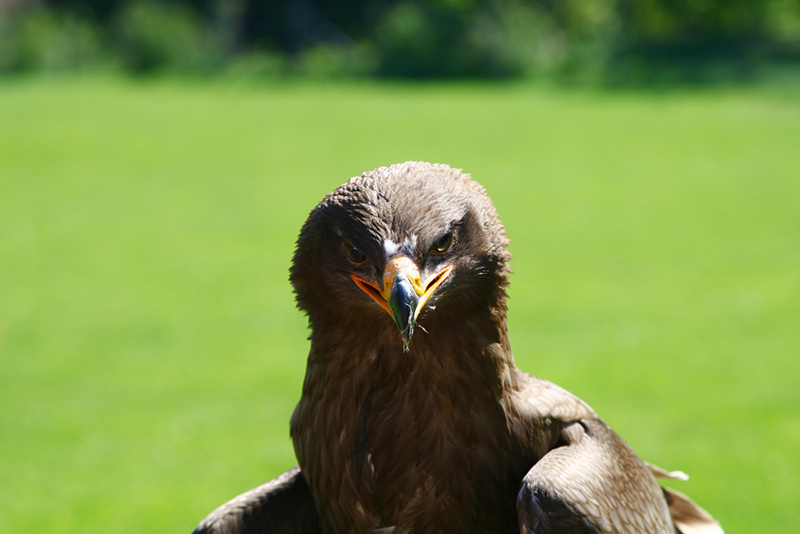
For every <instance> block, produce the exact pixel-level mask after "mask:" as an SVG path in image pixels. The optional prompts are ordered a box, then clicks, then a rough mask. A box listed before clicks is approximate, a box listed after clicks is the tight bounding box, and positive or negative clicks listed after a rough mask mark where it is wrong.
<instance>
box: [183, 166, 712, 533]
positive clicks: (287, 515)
mask: <svg viewBox="0 0 800 534" xmlns="http://www.w3.org/2000/svg"><path fill="white" fill-rule="evenodd" d="M507 244H508V239H507V237H506V233H505V229H504V228H503V225H502V223H501V222H500V220H499V219H498V217H497V214H496V212H495V210H494V206H493V205H492V203H491V201H490V200H489V198H488V196H487V195H486V193H485V192H484V190H483V188H482V187H481V186H480V185H479V184H478V183H477V182H474V181H472V180H471V179H470V178H469V176H467V175H465V174H462V173H461V172H460V171H458V170H455V169H451V168H449V167H447V166H445V165H431V164H428V163H415V162H409V163H404V164H400V165H394V166H392V167H384V168H380V169H376V170H375V171H372V172H369V173H365V174H363V175H362V176H360V177H357V178H353V179H352V180H350V181H349V182H348V183H346V184H344V185H343V186H341V187H339V188H338V189H336V190H335V191H334V192H333V193H331V194H329V195H328V196H327V197H325V199H324V200H323V201H322V202H321V203H320V204H319V205H318V206H317V207H316V208H315V209H314V210H313V211H312V212H311V215H310V216H309V218H308V220H307V222H306V224H305V225H304V226H303V229H302V231H301V233H300V237H299V239H298V242H297V251H296V253H295V257H294V263H293V266H292V269H291V281H292V284H293V286H294V289H295V293H296V295H297V302H298V306H299V307H300V308H301V309H302V310H303V311H305V312H306V314H307V315H308V318H309V324H310V328H311V337H310V340H311V350H310V353H309V356H308V367H307V371H306V378H305V382H304V384H303V394H302V398H301V400H300V403H299V404H298V406H297V409H296V410H295V413H294V415H293V416H292V421H291V435H292V439H293V441H294V446H295V452H296V454H297V458H298V461H299V464H300V469H299V470H297V469H295V470H292V471H290V472H287V473H286V474H284V475H282V478H281V477H279V479H276V480H275V481H273V482H271V483H268V484H266V485H264V486H261V487H260V488H256V489H255V490H252V491H251V492H248V493H246V494H244V495H242V496H240V497H238V498H237V499H234V500H233V501H231V502H230V503H228V504H226V505H223V506H222V507H221V508H219V509H218V510H217V511H215V512H213V513H212V514H211V515H210V516H209V517H208V518H206V519H205V520H204V521H203V523H201V524H200V526H199V527H198V528H197V530H196V532H198V533H206V532H216V533H226V532H230V533H233V532H236V533H245V532H247V533H250V532H253V533H255V532H281V533H283V532H286V533H289V532H296V533H308V534H310V533H318V532H321V533H323V534H348V533H376V534H378V533H386V534H388V533H393V534H401V533H415V534H426V533H464V534H489V533H492V534H501V533H509V534H510V533H519V532H522V533H557V532H558V533H561V532H571V533H631V534H632V533H644V532H647V533H664V534H667V533H670V534H672V533H674V532H676V528H677V529H679V530H678V531H679V532H683V533H684V534H689V533H707V534H710V533H712V532H721V529H720V528H719V526H718V524H717V523H716V522H715V521H714V520H713V519H712V518H711V517H710V516H708V514H707V513H705V512H704V511H703V510H702V509H700V508H699V507H697V506H696V505H694V503H692V502H691V501H690V500H688V499H687V498H686V497H683V496H682V495H680V494H678V493H676V492H673V491H671V490H665V489H662V488H661V487H660V486H659V485H658V483H657V482H656V477H673V478H675V477H678V476H679V474H672V473H667V472H665V471H662V470H660V469H658V468H655V467H652V466H649V465H648V464H645V463H644V462H643V461H642V460H640V459H639V457H638V456H636V454H635V453H634V452H633V451H632V450H631V449H630V447H629V446H628V445H627V444H626V443H625V442H624V441H623V440H622V439H621V438H620V437H619V436H617V434H615V433H614V432H613V431H612V430H611V429H610V428H609V427H608V426H607V425H606V424H605V423H604V422H603V421H602V420H601V419H600V418H599V417H598V416H597V414H595V412H594V411H593V410H592V409H591V408H590V407H589V406H588V405H586V404H585V403H584V402H583V401H581V400H580V399H578V398H577V397H575V396H573V395H571V394H570V393H568V392H566V391H564V390H563V389H561V388H559V387H558V386H555V385H553V384H551V383H549V382H547V381H545V380H542V379H540V378H536V377H534V376H531V375H528V374H526V373H524V372H522V371H520V370H518V369H517V368H516V366H515V365H514V359H513V356H512V352H511V345H510V343H509V339H508V331H507V325H506V290H505V288H506V286H507V285H508V276H509V268H508V261H509V259H510V255H509V253H508V252H507V250H506V246H507Z"/></svg>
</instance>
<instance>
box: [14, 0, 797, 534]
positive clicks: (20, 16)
mask: <svg viewBox="0 0 800 534" xmlns="http://www.w3.org/2000/svg"><path fill="white" fill-rule="evenodd" d="M406 160H427V161H434V162H441V163H448V164H450V165H452V166H455V167H459V168H463V169H464V170H465V171H466V172H469V173H471V174H472V175H473V177H474V178H475V179H476V180H478V181H480V182H481V183H482V184H484V186H485V187H486V188H487V190H488V192H489V194H490V195H491V196H492V198H493V199H494V201H495V204H496V205H497V208H498V211H499V213H500V215H501V217H502V219H503V221H504V222H505V224H506V227H507V229H508V233H509V235H510V237H511V252H512V253H513V254H514V259H513V260H512V267H513V268H514V272H515V274H514V275H513V277H512V285H511V288H510V297H511V298H510V301H509V305H510V315H509V322H510V330H511V339H512V344H513V346H514V349H515V358H516V360H517V364H518V365H519V366H520V367H521V368H523V369H525V370H527V371H529V372H531V373H534V374H537V375H539V376H542V377H544V378H546V379H549V380H551V381H553V382H555V383H557V384H559V385H561V386H563V387H565V388H566V389H568V390H570V391H572V392H574V393H575V394H577V395H579V396H580V397H582V398H583V399H585V400H586V401H587V402H588V403H589V404H590V405H592V407H594V408H595V409H596V410H597V411H598V412H599V413H600V414H601V416H602V417H603V418H604V419H605V420H606V422H608V423H609V424H610V425H611V426H612V427H614V428H615V429H616V430H617V431H618V432H619V433H620V434H621V435H622V436H623V437H624V438H625V439H626V440H627V441H628V442H629V443H630V444H631V445H632V446H633V447H634V449H636V450H637V452H638V453H639V454H640V455H641V456H642V457H643V458H645V459H647V460H648V461H650V462H652V463H655V464H657V465H660V466H662V467H664V468H667V469H681V470H684V471H686V472H687V473H689V475H690V476H691V479H690V480H689V481H688V482H682V483H671V485H672V486H674V487H676V488H677V489H678V490H679V491H682V492H684V493H687V494H689V495H690V496H691V497H692V498H693V499H695V500H696V501H697V502H699V503H700V504H701V505H703V506H704V507H705V508H707V509H708V510H709V511H710V512H711V513H712V514H713V515H715V516H716V517H717V518H718V519H719V520H720V521H721V522H722V525H723V527H725V529H726V531H727V532H790V531H793V530H795V529H796V525H797V524H800V508H798V506H797V503H798V502H800V456H799V455H798V451H799V450H800V390H798V387H797V383H798V378H800V207H799V206H800V1H798V0H764V1H761V2H753V1H745V0H741V1H723V0H704V1H702V2H701V1H693V2H689V1H676V0H618V1H610V2H598V1H595V0H565V1H560V2H552V1H540V0H494V1H482V0H431V1H421V0H419V1H414V0H401V1H384V2H377V1H369V0H343V1H327V2H322V1H318V0H314V1H312V0H276V1H273V2H261V1H256V0H238V1H229V2H222V1H219V0H217V1H212V0H208V1H199V0H187V1H177V0H176V1H154V0H144V1H138V0H135V1H125V0H116V1H99V0H84V1H80V0H53V1H26V0H0V533H6V532H8V533H14V534H17V533H39V532H51V533H61V532H64V533H66V532H81V533H101V532H102V533H114V532H119V533H130V532H186V533H188V532H190V531H191V529H192V528H193V527H194V525H195V524H196V523H197V522H198V521H199V520H200V519H201V518H202V517H203V516H204V515H205V514H207V513H208V512H209V511H211V510H212V509H213V508H215V507H216V506H217V505H219V504H221V503H222V502H224V501H226V500H228V499H230V498H232V497H233V496H235V495H237V494H238V493H241V492H243V491H245V490H248V489H250V488H252V487H254V486H256V485H258V484H261V483H263V482H265V481H266V480H268V479H270V478H272V477H274V476H276V475H277V474H279V473H281V472H282V471H284V470H286V469H288V468H289V467H291V466H292V465H294V463H295V459H294V453H293V451H292V446H291V442H290V439H289V435H288V431H289V428H288V421H289V417H290V415H291V412H292V410H293V408H294V405H295V404H296V402H297V400H298V398H299V395H300V387H301V383H302V380H303V373H304V369H305V357H306V354H307V350H308V342H307V340H306V336H307V330H306V322H305V318H304V317H303V316H302V315H301V314H300V312H298V311H297V310H296V309H295V307H294V302H293V298H292V294H291V290H290V287H289V283H288V280H287V277H288V273H287V269H288V267H289V262H290V259H291V255H292V252H293V247H294V240H295V238H296V236H297V232H298V231H299V229H300V226H301V225H302V223H303V221H304V220H305V218H306V216H307V214H308V212H309V211H310V210H311V208H313V207H314V205H316V203H317V202H318V201H319V200H320V199H321V198H322V197H323V196H324V195H325V194H326V193H327V192H329V191H331V190H332V189H334V188H335V187H336V186H338V185H339V184H341V183H343V182H345V181H346V180H347V179H348V178H350V177H351V176H354V175H358V174H360V173H361V172H363V171H367V170H370V169H373V168H375V167H378V166H382V165H389V164H392V163H397V162H402V161H406Z"/></svg>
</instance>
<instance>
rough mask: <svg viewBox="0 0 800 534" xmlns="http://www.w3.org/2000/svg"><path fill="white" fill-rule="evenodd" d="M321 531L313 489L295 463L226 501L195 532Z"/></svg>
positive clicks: (293, 533)
mask: <svg viewBox="0 0 800 534" xmlns="http://www.w3.org/2000/svg"><path fill="white" fill-rule="evenodd" d="M266 532H269V533H270V534H320V527H319V519H318V514H317V508H316V505H315V504H314V499H313V498H312V496H311V491H310V490H309V488H308V485H307V484H306V481H305V479H304V478H303V475H302V473H301V472H300V468H299V467H293V468H292V469H290V470H289V471H287V472H285V473H283V474H282V475H280V476H279V477H277V478H274V479H273V480H271V481H269V482H267V483H266V484H262V485H261V486H258V487H257V488H254V489H252V490H250V491H248V492H246V493H242V494H241V495H239V496H238V497H235V498H234V499H232V500H230V501H228V502H226V503H225V504H223V505H222V506H220V507H219V508H217V509H216V510H214V511H213V512H211V513H210V514H208V516H207V517H206V518H205V519H203V521H201V522H200V524H199V525H197V528H195V529H194V532H193V533H192V534H260V533H266Z"/></svg>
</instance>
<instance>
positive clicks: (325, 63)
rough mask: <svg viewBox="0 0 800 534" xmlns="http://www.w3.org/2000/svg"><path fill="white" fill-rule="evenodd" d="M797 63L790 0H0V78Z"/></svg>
mask: <svg viewBox="0 0 800 534" xmlns="http://www.w3.org/2000/svg"><path fill="white" fill-rule="evenodd" d="M796 65H800V0H617V1H607V2H603V1H601V0H380V1H379V0H269V1H259V0H229V1H224V0H161V1H156V0H41V1H32V0H0V73H6V74H8V73H14V72H25V71H71V70H86V69H97V68H110V69H119V70H123V71H128V72H133V73H149V72H157V71H163V70H167V71H176V72H185V73H201V74H216V73H229V74H230V73H239V74H244V75H249V76H270V77H277V76H293V75H301V76H380V77H398V78H511V77H519V78H522V77H526V78H536V77H550V78H561V79H564V80H573V81H582V80H584V81H612V82H613V81H628V82H630V81H633V82H636V81H639V82H642V83H646V82H648V81H662V80H667V81H669V80H675V81H678V80H680V81H693V80H694V81H714V80H729V79H748V78H752V77H756V76H759V75H761V74H763V73H764V72H765V71H767V70H770V69H773V68H774V67H786V66H788V67H790V68H791V67H793V66H796Z"/></svg>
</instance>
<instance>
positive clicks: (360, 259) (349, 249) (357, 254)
mask: <svg viewBox="0 0 800 534" xmlns="http://www.w3.org/2000/svg"><path fill="white" fill-rule="evenodd" d="M344 251H345V254H347V259H348V260H350V261H351V262H353V263H355V264H356V265H361V264H362V263H366V261H367V255H366V254H364V253H363V252H361V251H360V250H358V249H357V248H356V247H354V246H353V245H351V244H350V243H348V242H347V241H345V242H344Z"/></svg>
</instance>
